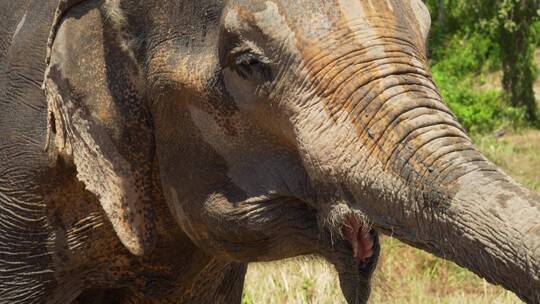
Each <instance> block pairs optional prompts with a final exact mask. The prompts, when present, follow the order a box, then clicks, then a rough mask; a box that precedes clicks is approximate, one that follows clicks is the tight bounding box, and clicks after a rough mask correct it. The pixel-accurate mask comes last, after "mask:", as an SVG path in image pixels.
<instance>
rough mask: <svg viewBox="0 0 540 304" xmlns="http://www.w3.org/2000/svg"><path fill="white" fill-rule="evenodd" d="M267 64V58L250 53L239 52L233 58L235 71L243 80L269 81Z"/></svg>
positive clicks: (269, 71) (269, 73)
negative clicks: (257, 79) (258, 79)
mask: <svg viewBox="0 0 540 304" xmlns="http://www.w3.org/2000/svg"><path fill="white" fill-rule="evenodd" d="M269 63H270V61H269V60H268V58H266V57H264V56H262V55H259V54H256V53H253V52H251V51H244V52H241V53H239V54H236V56H235V57H234V66H235V71H236V72H237V73H238V75H240V77H242V78H243V79H248V78H261V80H263V81H267V80H270V78H271V77H272V73H271V69H270V65H269Z"/></svg>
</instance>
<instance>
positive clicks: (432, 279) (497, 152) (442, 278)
mask: <svg viewBox="0 0 540 304" xmlns="http://www.w3.org/2000/svg"><path fill="white" fill-rule="evenodd" d="M475 141H476V143H477V145H478V147H479V148H480V149H481V150H482V151H483V152H484V153H485V154H486V156H488V157H489V158H490V159H491V160H492V161H494V162H495V163H496V164H497V165H499V166H501V168H503V170H505V171H506V172H507V173H509V174H510V175H512V176H514V177H515V178H516V179H517V180H518V181H519V182H521V183H523V184H524V185H526V186H528V187H530V188H532V189H534V190H536V191H539V190H540V173H539V172H540V153H539V151H540V131H531V130H524V131H522V132H521V133H518V134H509V135H506V136H503V137H502V138H497V137H496V136H492V135H490V136H484V137H481V138H477V139H475ZM243 301H244V303H243V304H304V303H317V304H319V303H320V304H326V303H345V300H344V298H343V296H342V295H341V291H340V288H339V282H338V278H337V274H336V273H335V271H334V270H333V267H332V266H331V265H329V264H327V263H326V262H325V261H323V260H322V259H318V258H313V257H302V258H297V259H292V260H287V261H280V262H275V263H259V264H252V265H250V267H249V271H248V275H247V278H246V288H245V293H244V300H243ZM370 303H395V304H402V303H403V304H405V303H407V304H408V303H410V304H412V303H415V304H417V303H418V304H423V303H425V304H431V303H437V304H439V303H440V304H445V303H449V304H473V303H474V304H477V303H495V304H513V303H522V302H521V301H520V300H519V299H518V298H517V297H516V296H515V295H513V294H512V293H511V292H508V291H506V290H504V289H502V288H500V287H497V286H493V285H491V284H489V283H487V282H486V281H485V280H483V279H481V278H479V277H477V276H476V275H475V274H473V273H471V272H469V271H467V270H465V269H463V268H460V267H459V266H457V265H455V264H454V263H451V262H448V261H445V260H442V259H439V258H436V257H434V256H433V255H430V254H428V253H425V252H423V251H420V250H417V249H415V248H412V247H410V246H407V245H405V244H402V243H400V242H399V241H397V240H395V239H392V238H388V237H387V238H384V239H383V241H382V254H381V261H380V263H379V267H378V270H377V272H376V274H375V277H374V286H373V294H372V297H371V300H370Z"/></svg>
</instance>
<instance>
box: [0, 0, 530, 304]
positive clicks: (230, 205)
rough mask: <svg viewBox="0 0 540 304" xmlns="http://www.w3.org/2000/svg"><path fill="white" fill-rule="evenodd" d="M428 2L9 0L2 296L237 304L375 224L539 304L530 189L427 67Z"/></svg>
mask: <svg viewBox="0 0 540 304" xmlns="http://www.w3.org/2000/svg"><path fill="white" fill-rule="evenodd" d="M429 29H430V15H429V12H428V10H427V8H426V6H425V5H424V3H423V2H422V1H421V0H369V1H363V0H296V1H290V0H198V1H188V0H176V1H168V0H147V1H129V0H40V1H36V0H21V1H10V0H0V77H1V78H0V109H1V111H0V129H1V130H2V132H1V135H0V160H1V162H0V173H1V174H0V303H240V302H241V297H242V289H243V282H244V277H245V273H246V267H247V265H248V263H251V262H257V261H273V260H279V259H284V258H289V257H294V256H300V255H309V254H315V255H319V256H322V257H323V258H325V259H326V260H328V261H329V262H330V263H331V264H333V265H334V266H335V268H336V270H337V272H338V274H339V280H340V286H341V289H342V292H343V294H344V296H345V298H346V300H347V302H348V303H366V302H367V301H368V299H369V293H370V285H371V284H370V280H371V276H372V274H373V271H374V270H375V268H376V265H377V260H378V255H379V251H380V245H379V236H378V235H379V233H384V234H391V235H393V236H394V237H397V238H399V239H400V240H401V241H403V242H405V243H408V244H410V245H412V246H415V247H417V248H420V249H423V250H426V251H428V252H431V253H433V254H435V255H437V256H440V257H444V258H446V259H449V260H451V261H454V262H456V263H457V264H459V265H461V266H463V267H466V268H468V269H470V270H472V271H473V272H475V273H477V274H478V275H480V276H482V277H483V278H485V279H487V280H488V281H490V282H492V283H495V284H500V285H502V286H503V287H505V288H507V289H509V290H511V291H513V292H514V293H516V294H517V295H518V296H519V297H520V298H521V299H523V300H524V301H526V302H528V303H540V197H539V196H538V194H536V193H534V192H532V191H530V190H528V189H526V188H524V187H523V186H521V185H519V184H518V183H516V182H515V181H513V180H512V179H511V178H510V177H509V176H507V175H506V174H505V173H503V172H502V171H501V170H500V169H499V168H497V167H496V166H495V165H494V164H493V163H491V162H490V161H489V160H487V159H486V158H485V157H484V156H483V155H482V154H481V153H480V152H479V151H478V150H477V149H476V148H475V147H474V145H473V144H472V141H471V139H470V138H469V137H468V135H467V133H466V131H465V130H464V128H463V127H462V126H461V125H460V124H459V122H458V121H457V118H456V117H455V115H454V114H452V112H451V111H450V110H449V108H448V107H447V105H446V104H445V103H444V102H443V100H442V97H441V96H440V94H439V93H438V90H437V88H436V86H435V84H434V82H433V79H432V77H431V75H430V72H429V67H428V59H427V55H426V53H427V51H426V50H427V40H428V35H429Z"/></svg>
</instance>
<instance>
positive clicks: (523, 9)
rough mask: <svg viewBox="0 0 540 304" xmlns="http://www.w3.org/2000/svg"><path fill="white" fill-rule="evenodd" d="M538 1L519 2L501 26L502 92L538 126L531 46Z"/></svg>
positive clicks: (522, 0) (523, 0) (524, 0)
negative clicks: (523, 109)
mask: <svg viewBox="0 0 540 304" xmlns="http://www.w3.org/2000/svg"><path fill="white" fill-rule="evenodd" d="M537 2H538V1H537V0H520V1H519V2H518V3H516V4H514V6H513V7H512V9H511V10H510V11H509V12H508V15H507V16H506V18H505V19H502V20H501V25H500V41H499V43H500V47H501V60H502V66H503V72H504V76H503V88H504V90H505V92H506V94H507V96H508V99H509V101H510V104H511V105H512V106H514V107H523V108H525V109H526V115H527V119H528V120H529V121H531V122H536V121H537V119H538V117H537V105H536V98H535V95H534V89H533V86H534V81H535V77H534V70H533V64H534V63H533V57H534V48H533V45H532V41H531V39H532V29H531V24H532V22H533V19H534V18H535V17H537V14H538V13H537V11H536V10H537V7H538V3H537Z"/></svg>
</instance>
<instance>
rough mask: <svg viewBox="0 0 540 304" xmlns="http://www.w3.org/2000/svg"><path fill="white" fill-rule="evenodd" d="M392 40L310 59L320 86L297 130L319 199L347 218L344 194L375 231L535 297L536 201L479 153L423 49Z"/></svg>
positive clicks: (539, 232) (539, 239)
mask: <svg viewBox="0 0 540 304" xmlns="http://www.w3.org/2000/svg"><path fill="white" fill-rule="evenodd" d="M391 46H392V48H394V49H396V50H395V51H393V53H392V54H393V55H392V56H391V57H390V56H386V55H385V54H386V53H385V52H375V51H372V52H371V53H373V54H372V55H373V56H374V60H373V61H371V62H369V63H367V64H363V63H362V62H360V63H358V62H359V61H355V60H354V58H352V59H348V60H351V64H345V63H341V64H337V63H335V64H333V63H332V62H330V63H324V62H323V63H319V61H318V64H317V65H315V64H314V65H313V66H315V67H316V66H322V67H323V68H318V69H315V71H314V72H311V74H313V75H315V76H314V81H313V82H312V83H314V84H315V86H314V87H315V88H316V90H314V91H315V94H305V95H306V96H308V97H309V98H311V99H310V100H312V102H307V103H305V104H304V106H305V107H309V111H306V112H305V113H308V114H307V115H303V116H302V117H299V118H298V119H297V121H300V122H302V124H301V125H300V127H297V128H296V137H297V138H300V142H301V144H302V145H301V148H302V149H301V152H303V153H305V155H303V159H304V160H305V167H306V168H307V169H308V171H309V174H310V176H312V177H313V178H312V179H313V180H314V181H315V182H314V186H315V188H317V189H319V188H320V189H321V190H320V191H318V192H319V193H318V194H317V200H318V201H321V202H319V203H317V205H318V206H322V207H320V208H321V210H323V211H324V212H327V211H328V212H329V213H328V215H327V217H328V218H329V219H335V217H334V215H335V214H338V218H340V216H341V218H346V216H347V214H348V212H349V213H350V212H351V211H347V210H348V209H347V208H345V209H344V208H342V207H340V208H341V209H339V208H336V206H338V205H339V206H342V204H341V203H342V202H346V204H347V205H348V206H349V207H350V209H351V210H352V212H353V213H355V214H359V217H360V218H365V217H367V218H369V220H370V221H371V222H372V223H373V224H374V225H375V227H376V228H378V229H379V230H381V231H383V232H386V233H388V234H391V235H393V236H396V237H398V238H399V239H401V240H402V241H404V242H407V243H410V244H412V245H413V246H415V247H418V248H422V249H425V250H427V251H430V252H432V253H434V254H436V255H438V256H441V257H444V258H447V259H449V260H452V261H454V262H456V263H458V264H459V265H462V266H465V267H467V268H468V269H470V270H472V271H474V272H475V273H477V274H479V275H481V276H482V277H485V278H486V279H488V280H489V281H491V282H493V283H496V284H500V285H503V286H504V287H506V288H508V289H510V290H512V291H514V292H515V293H517V294H518V295H519V296H520V297H521V298H523V299H524V300H526V301H528V302H531V303H540V198H539V197H538V195H536V194H533V193H531V192H530V191H528V190H526V189H524V188H523V187H521V186H519V185H518V184H516V183H515V182H514V181H513V180H512V179H511V178H510V177H508V176H507V175H505V174H504V173H502V172H501V171H500V170H499V169H498V168H497V167H496V166H495V165H493V164H492V163H491V162H489V161H488V160H487V159H486V158H485V157H484V156H483V155H482V154H481V153H480V152H478V150H477V149H476V148H475V147H474V145H473V144H472V142H471V140H470V139H469V137H468V136H467V135H466V132H465V131H464V130H463V128H462V127H461V126H460V124H459V123H458V122H457V119H456V117H455V116H454V115H453V114H452V113H451V111H450V110H449V109H448V107H447V106H446V105H445V104H444V103H443V102H442V99H441V96H440V95H439V94H438V91H437V88H436V87H435V85H434V83H433V81H432V79H431V76H430V74H429V72H427V68H426V65H427V64H426V60H425V58H423V57H422V55H420V54H417V52H416V51H415V50H414V48H412V47H409V46H408V45H405V44H403V45H399V46H396V45H395V44H392V45H391ZM366 48H367V47H366ZM390 48H391V47H390V42H389V46H388V47H387V49H390ZM398 50H399V51H398ZM334 53H336V54H338V55H334V56H336V57H338V58H339V49H338V50H336V51H335V52H334ZM327 57H332V56H330V55H329V56H327ZM342 57H343V56H342ZM345 57H346V56H345ZM346 58H348V57H346ZM415 58H418V59H415ZM329 60H331V59H329ZM343 60H344V61H346V59H343ZM320 61H321V60H320ZM328 67H330V68H328ZM331 67H333V68H331ZM307 68H312V67H311V66H309V65H308V67H307ZM307 68H306V69H307ZM312 69H314V68H312ZM319 75H321V76H319ZM312 96H316V97H315V98H313V97H312ZM321 105H322V106H321ZM321 176H322V177H323V178H319V179H317V178H316V177H321ZM327 181H331V185H329V184H328V182H327ZM328 187H330V191H329V189H328ZM325 193H332V194H331V197H328V196H326V195H325ZM336 198H337V202H336ZM328 201H333V202H334V203H333V205H332V206H333V207H332V206H329V205H325V202H328ZM332 208H333V209H332ZM336 210H337V211H336ZM343 215H344V216H343ZM364 216H365V217H364ZM328 222H330V223H339V222H340V221H339V220H338V221H335V220H329V221H328ZM342 222H345V221H342ZM338 226H339V225H336V227H330V230H333V231H337V230H338V229H339V227H338Z"/></svg>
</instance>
